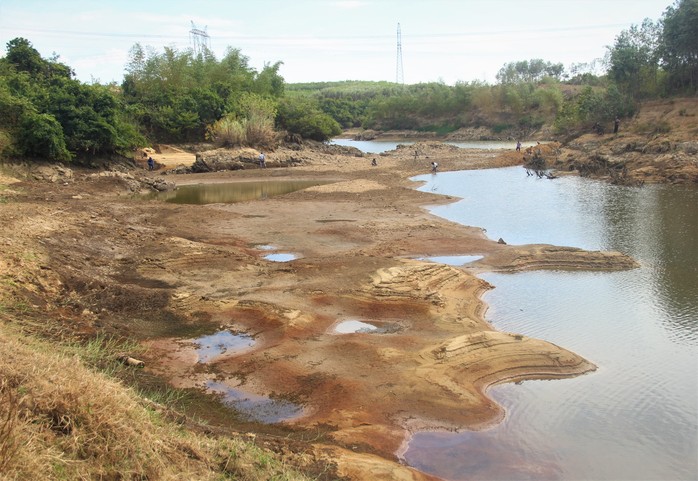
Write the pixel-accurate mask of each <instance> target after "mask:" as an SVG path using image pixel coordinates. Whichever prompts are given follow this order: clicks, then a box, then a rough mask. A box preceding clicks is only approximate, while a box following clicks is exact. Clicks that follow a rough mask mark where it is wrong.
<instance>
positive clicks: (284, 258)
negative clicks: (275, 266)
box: [264, 252, 298, 262]
mask: <svg viewBox="0 0 698 481" xmlns="http://www.w3.org/2000/svg"><path fill="white" fill-rule="evenodd" d="M264 258H265V259H266V260H268V261H272V262H290V261H292V260H295V259H298V256H297V255H295V254H289V253H287V252H276V253H274V254H267V255H265V256H264Z"/></svg>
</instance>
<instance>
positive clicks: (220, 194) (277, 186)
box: [147, 180, 327, 204]
mask: <svg viewBox="0 0 698 481" xmlns="http://www.w3.org/2000/svg"><path fill="white" fill-rule="evenodd" d="M326 183H327V182H323V181H317V180H274V181H263V182H234V183H227V184H196V185H182V186H179V187H178V188H177V190H174V191H171V192H159V193H155V194H149V195H148V196H147V198H148V199H158V200H164V201H165V202H172V203H174V204H231V203H234V202H246V201H250V200H260V199H266V198H268V197H273V196H276V195H283V194H289V193H291V192H295V191H297V190H303V189H307V188H308V187H313V186H316V185H322V184H326Z"/></svg>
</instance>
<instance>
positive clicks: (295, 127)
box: [276, 96, 342, 141]
mask: <svg viewBox="0 0 698 481" xmlns="http://www.w3.org/2000/svg"><path fill="white" fill-rule="evenodd" d="M276 124H277V126H278V127H279V128H281V129H284V130H286V131H288V132H289V133H291V134H299V135H300V136H301V137H303V138H305V139H313V140H318V141H325V140H329V139H331V138H332V137H333V136H335V135H338V134H339V133H341V132H342V128H341V127H340V125H339V124H338V123H337V121H336V120H334V119H333V118H332V117H330V116H329V115H327V114H326V113H324V112H322V111H321V110H320V107H319V105H318V103H317V101H316V100H315V99H311V98H309V97H299V96H296V97H286V98H284V99H282V100H281V102H280V104H279V112H278V115H277V117H276Z"/></svg>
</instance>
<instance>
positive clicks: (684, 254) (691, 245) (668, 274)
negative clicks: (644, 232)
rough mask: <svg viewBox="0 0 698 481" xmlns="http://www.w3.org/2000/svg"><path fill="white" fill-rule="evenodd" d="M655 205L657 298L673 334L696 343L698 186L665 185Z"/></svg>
mask: <svg viewBox="0 0 698 481" xmlns="http://www.w3.org/2000/svg"><path fill="white" fill-rule="evenodd" d="M656 205H657V212H658V217H659V220H660V221H661V225H660V228H659V229H658V230H657V232H656V235H657V239H658V241H657V245H658V246H661V249H658V251H660V253H661V256H662V259H661V267H660V268H659V269H658V270H657V271H658V272H657V275H658V278H659V279H658V282H657V283H656V286H657V290H658V291H659V292H657V294H658V295H657V300H658V302H661V303H662V305H663V306H664V309H665V310H666V312H667V313H668V314H669V315H668V316H667V317H666V321H665V322H666V323H668V324H670V326H669V328H670V330H671V331H672V334H674V335H675V337H678V338H679V340H681V341H683V342H689V343H694V342H696V341H698V243H697V242H696V239H698V190H696V189H684V188H680V187H671V188H664V189H662V190H661V191H660V195H659V196H658V198H657V204H656ZM679 330H680V331H681V332H676V331H679Z"/></svg>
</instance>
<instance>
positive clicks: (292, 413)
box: [205, 381, 305, 424]
mask: <svg viewBox="0 0 698 481" xmlns="http://www.w3.org/2000/svg"><path fill="white" fill-rule="evenodd" d="M205 387H206V390H207V391H209V392H212V393H215V394H218V395H220V396H221V401H222V402H223V404H225V405H226V406H228V407H230V408H232V409H235V410H236V411H237V412H239V413H241V414H242V415H244V416H246V417H247V418H249V419H250V420H251V421H257V422H261V423H265V424H275V423H281V422H284V421H291V420H293V419H297V418H300V417H302V416H303V415H304V414H305V410H304V408H303V407H302V406H300V405H298V404H295V403H292V402H290V401H286V400H283V399H272V398H270V397H267V396H260V395H258V394H253V393H250V392H248V391H245V390H243V389H240V388H239V386H232V385H231V384H230V383H228V382H220V381H206V384H205Z"/></svg>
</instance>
